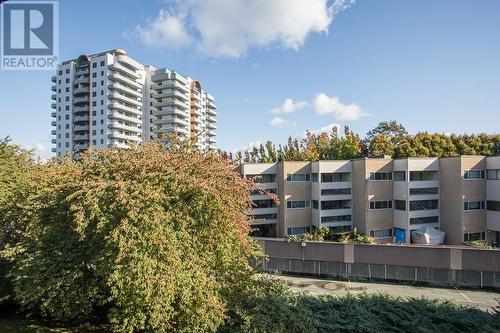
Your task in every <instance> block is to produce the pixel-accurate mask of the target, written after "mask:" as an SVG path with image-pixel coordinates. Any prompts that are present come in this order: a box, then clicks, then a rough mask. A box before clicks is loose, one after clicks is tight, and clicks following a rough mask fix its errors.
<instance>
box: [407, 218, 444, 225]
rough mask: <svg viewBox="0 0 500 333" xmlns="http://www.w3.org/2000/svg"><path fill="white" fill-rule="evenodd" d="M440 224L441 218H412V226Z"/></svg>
mask: <svg viewBox="0 0 500 333" xmlns="http://www.w3.org/2000/svg"><path fill="white" fill-rule="evenodd" d="M438 222H439V218H438V217H437V216H426V217H412V218H410V224H422V223H438Z"/></svg>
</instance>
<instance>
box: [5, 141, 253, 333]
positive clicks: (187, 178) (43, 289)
mask: <svg viewBox="0 0 500 333" xmlns="http://www.w3.org/2000/svg"><path fill="white" fill-rule="evenodd" d="M2 161H3V159H2ZM30 172H31V173H32V177H34V178H35V179H36V182H35V183H33V184H30V187H29V189H28V190H27V191H24V192H25V196H26V199H25V202H24V203H23V207H22V211H21V214H20V218H19V220H20V223H21V224H22V227H20V228H19V230H20V232H21V235H20V237H19V239H18V240H17V241H16V242H15V244H13V245H12V246H11V247H9V248H8V249H5V250H4V251H3V253H4V255H5V256H6V257H7V258H8V260H9V261H10V263H11V264H12V269H11V271H10V274H9V277H10V278H11V281H12V283H13V286H14V291H15V299H16V301H17V302H19V304H21V305H22V306H23V308H24V309H26V310H28V311H31V312H34V313H40V314H42V315H46V316H49V317H51V318H56V319H63V320H70V319H74V318H81V317H84V316H86V315H88V314H90V313H92V312H93V311H95V310H96V309H97V308H101V309H106V311H107V313H108V318H109V320H110V322H111V324H112V328H113V330H114V331H116V332H139V331H141V332H171V331H177V332H213V331H215V330H216V329H217V328H218V327H219V326H220V325H221V324H222V323H223V322H224V320H225V319H226V317H227V313H228V311H229V309H230V308H231V307H232V302H234V300H235V299H240V298H241V297H242V296H241V295H240V296H238V295H237V293H239V292H243V291H245V290H248V289H249V286H251V285H253V282H252V280H251V276H252V275H253V270H252V269H251V268H250V266H249V258H250V256H251V255H252V253H254V251H255V247H254V244H253V242H252V241H251V240H250V239H249V237H248V236H247V235H248V232H249V225H248V222H247V219H246V216H245V214H244V213H243V212H244V211H248V210H249V209H250V208H251V200H250V195H249V193H250V191H251V189H252V188H253V185H252V184H251V183H250V182H249V181H247V180H244V179H241V177H239V175H238V174H237V173H235V172H234V171H233V166H232V165H231V164H229V163H228V162H227V161H226V160H224V159H223V158H222V157H221V156H220V154H216V153H207V154H202V153H199V152H197V151H196V150H194V149H192V148H191V147H188V146H185V145H177V144H174V145H173V146H172V147H170V148H169V149H166V148H164V147H163V146H162V145H160V144H157V143H148V144H146V145H145V146H144V147H132V148H131V149H128V150H119V149H109V150H89V151H88V152H87V153H84V154H82V155H81V156H80V158H79V159H78V160H77V161H73V160H71V159H69V158H64V159H57V160H54V161H51V162H49V163H47V164H43V165H39V166H38V167H37V169H36V170H34V171H30Z"/></svg>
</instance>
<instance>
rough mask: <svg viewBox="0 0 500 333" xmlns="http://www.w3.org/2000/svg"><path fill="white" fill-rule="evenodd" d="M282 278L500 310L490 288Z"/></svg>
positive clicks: (313, 289)
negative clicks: (432, 286) (434, 286)
mask: <svg viewBox="0 0 500 333" xmlns="http://www.w3.org/2000/svg"><path fill="white" fill-rule="evenodd" d="M279 278H281V279H283V280H285V281H286V282H287V283H288V285H289V286H290V287H291V288H292V289H293V290H296V291H304V292H307V293H310V294H313V295H320V294H332V295H341V294H345V293H347V292H350V293H354V294H358V293H363V292H367V293H385V294H389V295H393V296H400V297H413V298H421V297H424V298H428V299H439V300H446V301H452V302H454V303H457V304H460V305H468V306H475V307H478V308H479V309H481V310H483V311H489V310H491V309H493V308H496V309H498V310H500V293H498V292H494V291H488V290H478V289H462V288H431V287H416V286H410V285H404V284H392V283H380V282H351V281H338V280H325V279H313V278H306V277H295V276H284V275H280V276H279Z"/></svg>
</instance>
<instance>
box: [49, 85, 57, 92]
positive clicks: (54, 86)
mask: <svg viewBox="0 0 500 333" xmlns="http://www.w3.org/2000/svg"><path fill="white" fill-rule="evenodd" d="M50 90H52V91H53V92H56V91H57V86H56V85H55V84H54V85H52V87H50Z"/></svg>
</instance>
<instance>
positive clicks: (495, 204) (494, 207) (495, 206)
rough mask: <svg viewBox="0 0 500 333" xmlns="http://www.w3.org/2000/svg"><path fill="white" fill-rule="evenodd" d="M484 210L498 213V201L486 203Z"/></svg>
mask: <svg viewBox="0 0 500 333" xmlns="http://www.w3.org/2000/svg"><path fill="white" fill-rule="evenodd" d="M486 209H488V210H493V211H497V212H498V211H500V201H486Z"/></svg>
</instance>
